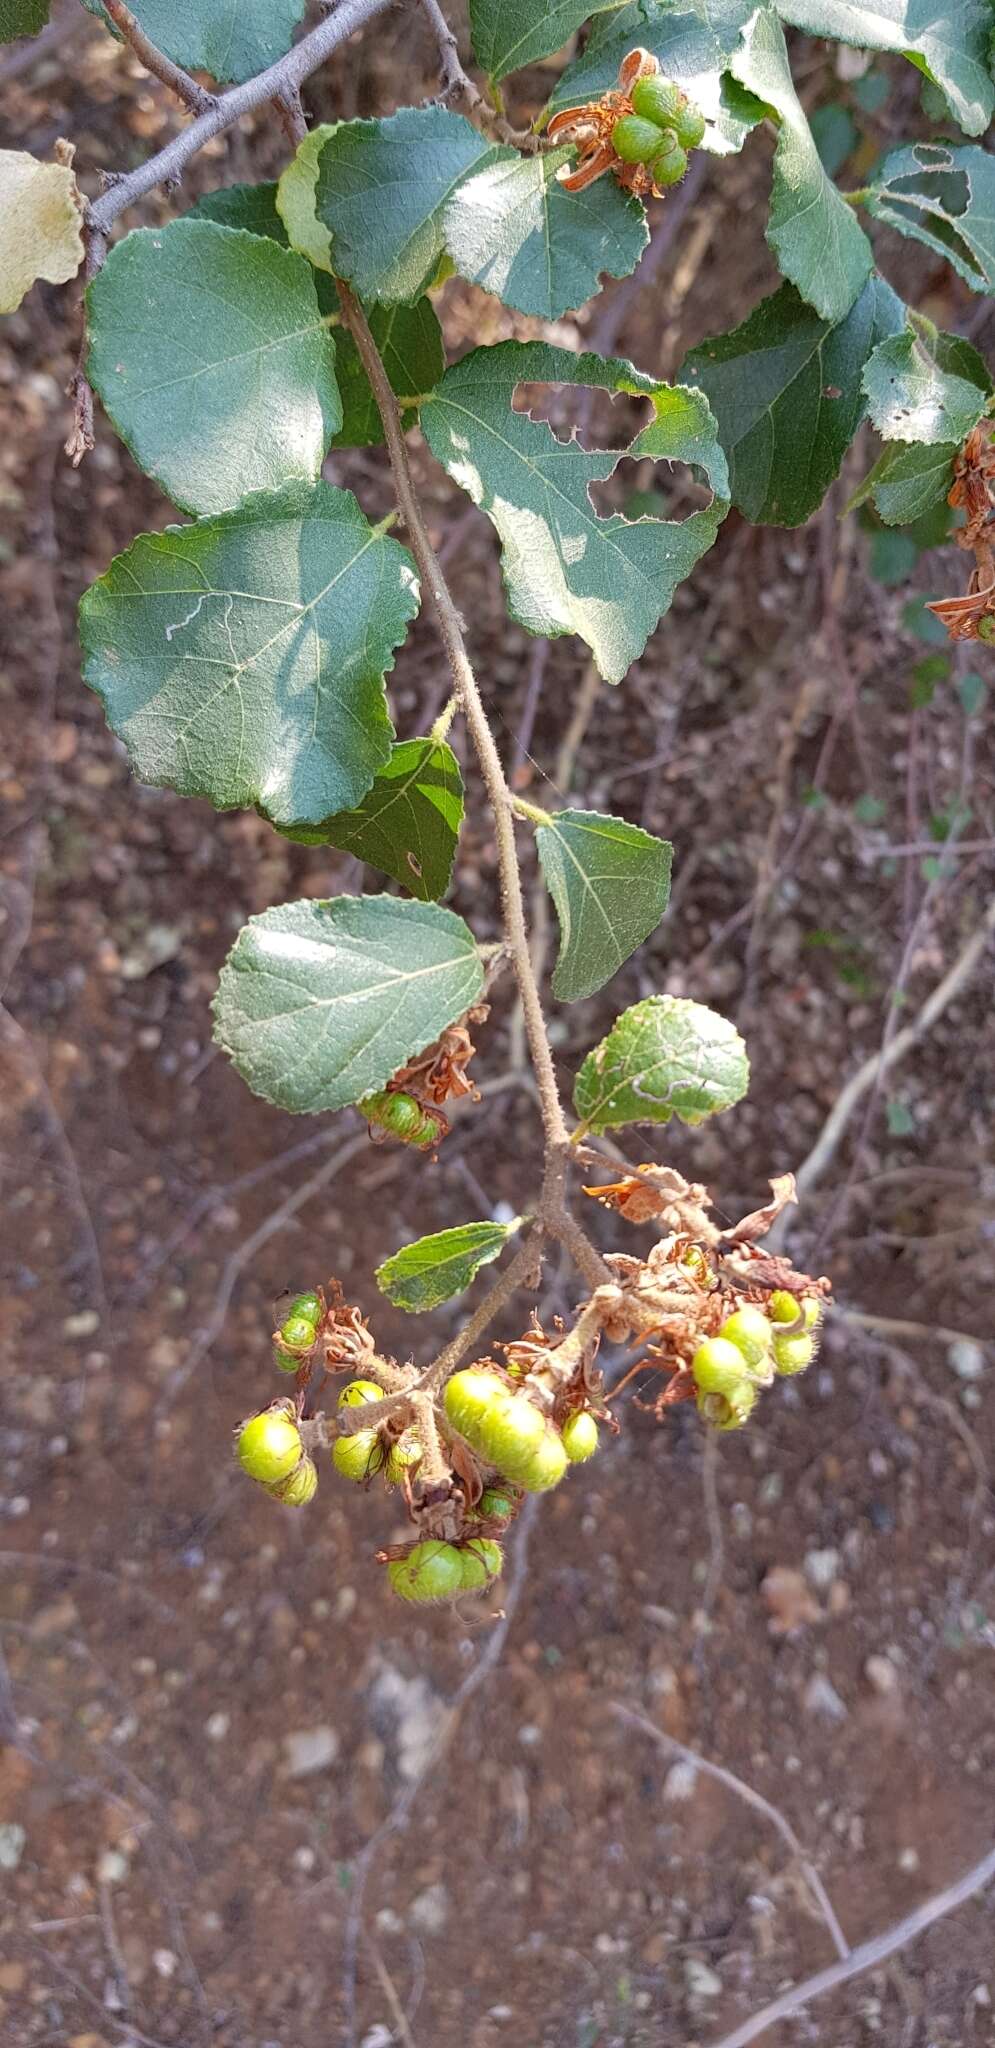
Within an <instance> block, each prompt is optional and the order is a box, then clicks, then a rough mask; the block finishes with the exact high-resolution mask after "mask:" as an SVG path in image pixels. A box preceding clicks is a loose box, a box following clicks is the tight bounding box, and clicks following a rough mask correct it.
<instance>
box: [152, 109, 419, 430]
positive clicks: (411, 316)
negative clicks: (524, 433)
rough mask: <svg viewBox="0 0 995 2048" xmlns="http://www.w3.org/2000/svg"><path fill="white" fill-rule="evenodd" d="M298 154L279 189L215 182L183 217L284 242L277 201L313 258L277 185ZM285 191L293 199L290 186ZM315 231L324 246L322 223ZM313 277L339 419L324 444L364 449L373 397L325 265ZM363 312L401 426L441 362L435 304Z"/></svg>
mask: <svg viewBox="0 0 995 2048" xmlns="http://www.w3.org/2000/svg"><path fill="white" fill-rule="evenodd" d="M320 132H321V131H319V130H318V129H315V130H314V131H313V134H312V135H309V136H308V138H307V139H308V141H311V140H313V136H314V135H318V134H319V133H320ZM324 133H325V134H326V135H328V134H330V133H331V130H330V129H328V128H326V129H325V131H324ZM303 153H304V144H303V143H302V145H301V148H300V150H298V153H297V157H296V158H295V159H294V163H293V164H291V166H290V170H289V171H285V172H284V175H283V178H282V179H281V181H280V185H279V187H277V186H276V185H272V184H264V185H226V186H223V187H222V188H221V190H220V191H217V192H209V193H207V194H206V196H205V197H204V198H203V199H198V201H197V204H196V206H194V207H191V209H190V212H189V213H188V214H185V215H184V219H185V220H191V219H208V220H217V221H220V222H221V223H222V225H223V226H225V227H238V228H247V229H248V230H249V232H250V234H255V235H268V236H269V237H270V239H271V240H272V241H275V242H279V243H280V244H281V246H282V247H283V248H286V247H287V235H288V230H287V227H286V226H285V225H284V220H283V218H282V216H281V213H280V212H279V211H278V210H277V207H278V202H279V205H280V206H281V207H282V208H283V212H284V213H285V214H286V217H287V219H288V220H293V221H295V222H296V232H298V233H300V234H301V236H302V238H303V239H302V240H301V241H299V242H297V243H296V246H297V248H298V249H299V251H300V253H301V254H303V255H305V256H307V258H308V260H309V261H310V262H312V263H315V262H316V261H317V255H318V253H319V251H318V248H317V246H316V245H315V244H314V242H313V241H312V243H311V246H310V247H309V246H307V244H308V242H309V239H310V238H309V236H308V231H307V223H308V215H307V212H306V208H304V209H302V208H299V207H297V206H296V205H295V204H292V203H289V202H288V201H287V195H286V193H285V191H284V186H285V183H286V180H287V178H288V177H289V176H290V174H291V172H293V171H295V170H297V169H299V165H300V162H301V161H302V160H303ZM291 189H292V191H293V194H294V199H295V200H296V198H297V188H291ZM321 233H322V234H323V235H324V239H325V243H326V244H327V243H328V241H329V235H328V230H327V228H326V229H322V230H321ZM314 282H315V287H316V290H317V294H318V306H319V308H320V311H321V314H322V317H323V319H325V321H326V324H327V325H328V326H329V327H331V328H332V329H333V330H334V333H335V381H336V383H337V385H338V388H339V399H340V401H341V406H342V425H341V426H340V428H339V431H338V433H337V434H333V436H332V440H331V446H332V447H333V448H367V447H370V446H372V445H373V444H374V443H377V442H380V441H382V440H383V425H382V422H381V419H380V414H379V412H378V410H377V402H376V399H375V398H374V396H373V393H372V391H371V389H370V383H369V379H368V377H367V375H366V371H365V370H364V368H363V365H362V363H361V362H360V360H359V355H358V352H357V349H356V344H355V342H354V341H353V338H352V335H351V334H349V333H348V331H347V330H346V328H344V327H343V326H342V324H341V321H342V315H341V310H340V307H339V295H338V292H337V291H336V289H335V283H334V280H333V278H332V277H331V275H330V274H329V271H328V269H327V264H325V265H324V267H321V268H318V269H316V270H315V271H314ZM366 317H367V319H368V320H369V323H370V331H371V333H372V335H373V339H374V341H375V342H376V344H377V347H378V349H379V351H380V354H381V357H382V358H383V365H384V368H385V370H386V372H387V375H388V377H389V378H390V382H391V386H392V388H393V390H394V392H395V393H396V395H397V397H398V398H399V399H400V401H401V405H402V408H403V420H404V424H405V426H410V425H412V424H413V422H414V419H415V413H414V411H413V410H412V409H411V407H410V406H405V401H406V400H409V399H413V398H420V397H421V395H422V394H423V393H424V392H426V391H431V390H432V388H433V386H434V385H435V384H437V383H438V381H439V378H440V377H441V375H442V372H443V370H444V369H445V367H446V358H445V351H444V349H443V345H442V329H441V327H440V326H439V322H438V318H437V315H436V312H435V308H434V306H433V305H432V302H431V300H430V299H416V300H415V303H414V305H413V306H367V308H366Z"/></svg>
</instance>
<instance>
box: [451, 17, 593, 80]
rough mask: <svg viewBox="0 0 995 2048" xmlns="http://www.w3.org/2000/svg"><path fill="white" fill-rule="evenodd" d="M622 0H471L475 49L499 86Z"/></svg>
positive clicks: (481, 64)
mask: <svg viewBox="0 0 995 2048" xmlns="http://www.w3.org/2000/svg"><path fill="white" fill-rule="evenodd" d="M616 4H617V0H470V35H471V38H472V41H473V54H474V56H475V57H476V59H477V62H478V64H479V65H480V67H481V70H482V71H486V73H487V76H488V78H490V79H492V80H493V82H494V84H495V85H497V84H498V83H499V81H500V80H501V79H502V78H507V76H508V73H509V71H520V70H521V69H522V66H523V65H525V64H538V63H540V62H541V60H542V58H543V57H551V56H552V54H553V51H554V50H561V49H562V48H563V45H564V43H566V42H568V41H569V39H570V37H571V36H572V35H573V34H574V33H575V32H576V30H577V29H579V28H580V27H582V25H583V23H584V22H585V21H588V20H590V17H591V15H592V14H603V13H605V12H606V11H612V12H613V11H614V10H615V7H616Z"/></svg>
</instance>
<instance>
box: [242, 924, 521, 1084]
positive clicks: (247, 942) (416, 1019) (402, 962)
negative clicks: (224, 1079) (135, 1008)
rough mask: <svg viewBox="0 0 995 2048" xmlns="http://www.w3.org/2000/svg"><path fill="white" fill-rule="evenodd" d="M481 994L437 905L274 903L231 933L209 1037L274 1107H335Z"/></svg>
mask: <svg viewBox="0 0 995 2048" xmlns="http://www.w3.org/2000/svg"><path fill="white" fill-rule="evenodd" d="M483 985H484V975H483V969H482V967H481V964H480V956H479V954H478V952H477V948H476V946H475V944H474V940H473V933H472V932H471V931H470V929H469V926H468V925H466V924H464V922H463V919H462V918H461V917H456V916H455V915H454V913H453V912H452V911H451V910H441V909H440V907H439V905H438V904H437V903H405V902H403V901H402V900H401V899H400V898H398V897H395V896H335V897H333V898H332V899H331V900H330V901H326V902H323V903H316V902H312V901H310V900H308V901H305V902H301V903H281V904H278V905H277V907H276V908H275V909H273V910H264V911H263V913H262V915H261V916H260V917H250V919H249V922H248V924H246V925H243V927H242V930H241V931H240V932H239V935H238V938H237V939H236V941H235V944H234V945H233V947H232V949H231V952H230V953H229V955H228V958H227V960H226V961H225V964H224V967H223V968H222V970H221V978H220V981H219V982H218V992H217V995H216V996H215V998H214V1006H213V1007H214V1036H215V1038H216V1039H217V1042H218V1044H219V1045H220V1046H221V1047H222V1048H223V1050H224V1051H225V1052H226V1053H227V1054H228V1055H229V1057H230V1059H231V1060H232V1062H233V1063H234V1065H235V1066H236V1067H237V1068H238V1071H239V1073H240V1074H241V1076H242V1079H243V1080H244V1081H247V1082H248V1085H249V1087H250V1088H251V1089H252V1092H253V1094H254V1095H262V1096H263V1097H264V1098H265V1100H266V1101H267V1102H273V1103H275V1104H276V1106H277V1108H278V1109H289V1110H293V1111H294V1112H295V1113H301V1114H303V1113H304V1112H306V1111H315V1110H323V1109H344V1108H345V1107H346V1105H347V1104H348V1103H351V1102H361V1101H362V1100H363V1097H364V1096H365V1095H370V1094H372V1093H373V1091H374V1089H377V1088H382V1087H383V1086H384V1083H385V1082H387V1081H389V1080H390V1077H391V1075H392V1074H396V1072H397V1070H398V1068H399V1067H403V1066H404V1065H405V1064H406V1063H407V1061H408V1060H410V1059H413V1058H414V1057H415V1054H416V1053H419V1052H424V1050H425V1047H426V1046H427V1045H431V1044H432V1041H433V1039H436V1038H438V1036H439V1033H440V1031H445V1029H446V1027H447V1026H448V1025H450V1024H454V1023H455V1021H456V1019H457V1017H461V1016H462V1014H463V1012H464V1010H466V1009H469V1007H470V1005H471V1004H472V1003H474V1002H476V1000H477V997H478V996H479V994H480V992H481V989H482V988H483Z"/></svg>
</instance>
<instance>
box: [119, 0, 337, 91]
mask: <svg viewBox="0 0 995 2048" xmlns="http://www.w3.org/2000/svg"><path fill="white" fill-rule="evenodd" d="M85 5H86V6H87V7H88V8H89V9H90V13H91V14H99V15H100V16H101V17H102V19H103V20H104V21H105V23H107V26H108V27H111V26H112V25H111V24H110V23H109V22H108V21H107V16H106V15H105V14H104V10H103V8H102V6H101V4H100V0H85ZM130 5H131V12H132V14H133V15H134V17H135V20H136V21H137V23H138V25H139V28H143V29H144V30H145V33H146V35H147V36H148V38H149V41H150V42H153V43H154V44H155V46H156V49H157V50H163V51H164V52H165V54H166V56H167V57H172V59H173V62H174V64H182V65H183V66H184V68H185V70H187V71H209V72H210V73H211V75H212V77H214V78H216V79H218V80H219V81H220V82H221V84H223V85H228V84H237V83H239V82H240V81H241V80H243V79H246V78H254V77H255V76H256V73H257V72H259V71H265V70H266V69H267V67H268V66H269V65H270V64H275V63H276V60H277V58H278V57H282V56H283V55H284V53H285V52H286V51H287V50H289V48H290V45H291V43H292V41H293V36H294V30H295V28H296V27H297V25H298V23H299V21H300V20H301V18H302V16H303V14H304V8H305V5H306V0H130ZM114 33H116V31H114Z"/></svg>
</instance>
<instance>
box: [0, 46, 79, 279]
mask: <svg viewBox="0 0 995 2048" xmlns="http://www.w3.org/2000/svg"><path fill="white" fill-rule="evenodd" d="M23 32H24V31H22V30H20V29H15V30H14V31H13V33H14V34H18V35H19V34H22V33H23ZM82 220H83V206H82V200H81V198H80V195H79V192H78V190H77V186H76V180H75V178H74V176H73V173H72V170H71V169H70V167H69V165H68V164H46V163H42V162H41V161H40V159H39V158H38V157H36V156H31V155H30V154H29V152H28V151H27V150H25V149H0V313H13V312H14V311H15V310H16V308H17V307H18V306H19V305H20V303H21V300H22V299H23V297H24V294H25V292H27V291H30V289H31V286H32V285H33V284H34V283H35V281H36V279H37V278H40V277H41V278H44V279H45V280H46V282H47V283H48V284H67V283H68V281H69V279H70V278H71V277H75V275H76V272H77V271H78V269H79V267H80V264H81V263H82V261H83V236H82V232H81V228H82Z"/></svg>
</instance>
